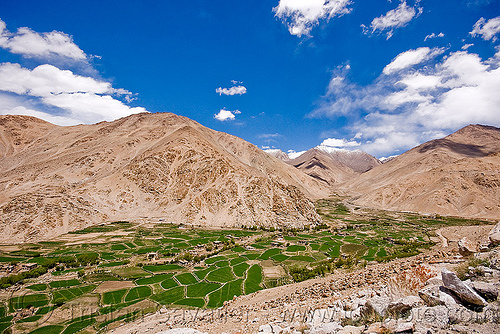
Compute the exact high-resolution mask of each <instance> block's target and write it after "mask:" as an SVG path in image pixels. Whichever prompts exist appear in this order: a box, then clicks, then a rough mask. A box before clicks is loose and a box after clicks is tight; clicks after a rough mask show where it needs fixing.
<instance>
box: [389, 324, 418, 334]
mask: <svg viewBox="0 0 500 334" xmlns="http://www.w3.org/2000/svg"><path fill="white" fill-rule="evenodd" d="M414 329H415V325H414V324H413V322H400V323H398V325H397V326H396V328H395V329H394V333H397V334H398V333H400V334H403V333H413V330H414Z"/></svg>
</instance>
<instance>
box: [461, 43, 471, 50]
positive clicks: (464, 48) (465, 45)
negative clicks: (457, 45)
mask: <svg viewBox="0 0 500 334" xmlns="http://www.w3.org/2000/svg"><path fill="white" fill-rule="evenodd" d="M471 46H474V44H464V45H462V50H467V49H468V48H470V47H471Z"/></svg>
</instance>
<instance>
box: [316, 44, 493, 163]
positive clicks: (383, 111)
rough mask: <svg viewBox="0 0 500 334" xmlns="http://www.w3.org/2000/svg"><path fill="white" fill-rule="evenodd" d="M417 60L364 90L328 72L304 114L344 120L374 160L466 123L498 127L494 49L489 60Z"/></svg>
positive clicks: (463, 56) (455, 56) (459, 55)
mask: <svg viewBox="0 0 500 334" xmlns="http://www.w3.org/2000/svg"><path fill="white" fill-rule="evenodd" d="M409 51H414V50H409ZM407 52H408V51H407ZM431 53H432V50H430V51H426V52H423V54H426V55H429V54H431ZM403 54H405V53H402V54H401V55H403ZM401 55H400V56H401ZM398 57H399V56H398ZM398 57H396V58H395V59H397V58H398ZM413 59H417V60H421V59H422V57H416V58H413ZM417 60H414V61H408V62H402V63H401V64H404V65H405V66H403V65H401V66H398V67H397V68H398V70H394V71H384V72H383V73H381V75H380V76H379V77H378V78H377V79H376V80H374V82H373V83H372V84H369V85H367V86H360V85H357V84H355V83H351V82H349V81H348V80H347V79H346V77H345V74H344V76H342V74H338V73H337V74H334V76H333V77H332V80H331V82H330V85H329V87H328V88H327V94H325V96H324V97H323V100H322V101H321V102H320V105H319V107H318V108H317V109H316V110H314V111H313V112H312V113H310V114H309V116H310V117H317V118H318V117H329V118H336V117H339V116H347V117H348V118H349V119H350V120H351V124H352V125H351V126H350V130H351V132H352V134H357V133H362V136H360V137H362V140H361V138H359V139H358V138H356V139H357V140H356V141H357V142H359V143H360V144H361V145H360V146H359V147H360V148H361V149H363V150H365V151H367V152H369V153H371V154H373V155H376V156H382V155H387V154H394V153H401V152H403V151H405V150H407V149H409V148H411V147H414V146H416V145H418V144H420V143H422V142H425V141H427V140H431V139H435V138H439V137H443V136H444V135H446V134H448V133H450V132H453V131H456V130H457V129H459V128H461V127H463V126H466V125H468V124H474V123H481V124H489V125H495V126H500V95H499V94H498V91H500V51H498V52H497V54H496V55H494V56H493V57H491V58H489V59H481V58H480V57H479V56H478V55H477V54H474V53H469V52H467V51H458V52H451V53H449V54H447V55H445V56H443V57H440V58H425V57H424V60H421V61H417ZM393 62H394V61H393ZM391 64H392V63H391ZM332 82H333V84H332ZM332 86H333V87H334V88H332Z"/></svg>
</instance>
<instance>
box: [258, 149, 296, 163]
mask: <svg viewBox="0 0 500 334" xmlns="http://www.w3.org/2000/svg"><path fill="white" fill-rule="evenodd" d="M264 152H266V153H267V154H269V155H272V156H273V157H275V158H276V159H280V160H281V161H289V160H290V157H289V156H288V154H286V153H285V152H283V151H282V150H280V149H279V148H270V149H267V150H264Z"/></svg>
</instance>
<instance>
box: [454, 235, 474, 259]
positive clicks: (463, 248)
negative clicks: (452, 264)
mask: <svg viewBox="0 0 500 334" xmlns="http://www.w3.org/2000/svg"><path fill="white" fill-rule="evenodd" d="M458 250H459V251H460V254H462V255H464V256H468V255H471V254H474V253H477V251H478V249H477V246H476V245H475V244H474V243H473V242H472V241H470V240H469V239H467V237H463V238H462V239H460V240H459V241H458Z"/></svg>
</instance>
